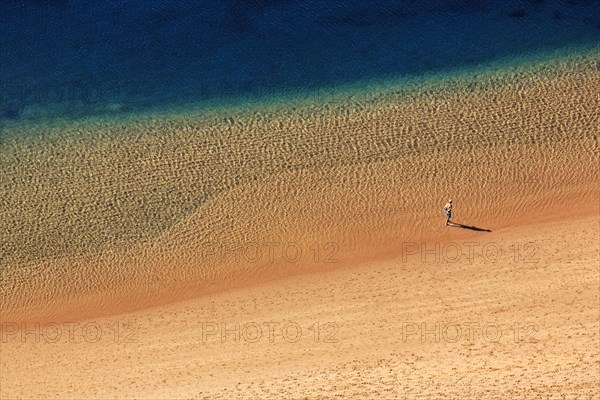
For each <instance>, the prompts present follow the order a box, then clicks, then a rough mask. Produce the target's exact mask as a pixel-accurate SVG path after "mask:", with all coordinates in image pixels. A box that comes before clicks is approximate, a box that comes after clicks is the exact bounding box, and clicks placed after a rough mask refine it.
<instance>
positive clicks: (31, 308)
mask: <svg viewBox="0 0 600 400" xmlns="http://www.w3.org/2000/svg"><path fill="white" fill-rule="evenodd" d="M599 92H600V72H599V71H598V69H597V62H596V60H595V59H594V58H593V57H590V56H582V57H573V58H569V59H564V60H559V61H556V62H554V63H550V64H544V65H538V66H533V67H530V68H522V69H517V70H513V71H507V72H500V73H495V74H491V75H482V76H467V77H463V78H462V79H460V80H456V81H448V80H446V81H441V82H437V83H430V84H424V85H423V86H418V87H413V88H409V89H402V90H399V89H397V88H393V89H389V88H388V89H387V90H386V91H384V92H377V93H376V94H374V93H373V92H368V93H361V94H356V95H354V96H349V95H346V96H342V97H340V98H337V99H334V100H331V101H323V102H306V103H302V102H298V103H290V104H287V105H280V106H279V105H273V106H269V107H267V106H265V107H264V108H263V109H257V110H254V109H252V108H248V109H239V110H221V111H219V112H214V113H212V114H208V113H194V112H190V113H187V114H186V113H181V114H177V115H167V116H155V117H152V116H148V117H145V118H141V119H140V120H138V121H136V120H127V121H120V122H115V121H108V120H97V121H84V122H82V123H80V124H78V123H70V124H67V125H58V124H57V125H55V126H49V127H44V126H37V127H31V126H29V127H24V128H19V127H13V128H12V129H13V131H12V132H7V133H5V140H7V143H5V144H4V145H3V146H2V148H1V157H0V164H1V165H0V167H1V170H2V174H1V175H0V179H1V181H0V183H1V187H2V190H3V193H2V208H1V209H0V211H1V216H2V218H1V221H2V222H1V224H2V229H1V230H0V246H1V247H0V258H1V259H2V261H1V263H2V264H1V269H0V274H1V275H0V278H1V279H2V281H1V286H0V290H1V292H0V295H1V298H2V302H1V304H0V311H1V319H2V321H1V322H2V343H1V349H0V356H1V358H2V363H1V364H2V367H1V376H0V397H1V398H12V397H23V398H69V397H70V398H82V397H92V398H126V397H144V398H173V397H202V396H209V397H215V396H219V395H220V396H222V397H225V398H229V397H231V396H233V395H236V396H238V397H244V396H246V397H247V396H258V397H269V396H277V397H281V396H283V397H290V396H291V397H303V396H307V397H320V396H324V397H334V396H336V395H341V396H343V397H348V396H355V397H387V398H390V397H408V398H414V397H418V395H419V394H422V395H423V396H425V397H435V398H440V397H450V398H458V397H481V396H496V397H499V396H506V395H508V396H509V397H514V396H525V395H531V396H532V397H533V396H534V395H542V396H554V395H557V396H558V395H560V394H575V393H580V394H581V395H582V396H587V397H588V398H594V397H596V398H597V397H598V396H599V395H600V389H599V381H598V379H599V377H600V359H599V353H598V348H599V347H600V341H599V340H600V336H599V332H598V330H599V315H598V311H599V306H600V305H599V299H598V291H599V289H600V287H599V281H598V273H599V272H598V268H599V267H600V266H599V262H600V258H599V254H598V251H599V248H598V239H599V232H598V230H599V223H600V221H599V218H598V214H599V212H600V210H599V208H600V204H599V196H600V188H599V185H598V179H599V166H598V165H599V163H598V162H599V152H598V110H599V109H600V99H599V97H598V93H599ZM19 129H28V130H29V131H34V132H35V134H36V135H37V136H36V137H31V136H32V135H31V133H29V136H30V137H29V138H23V137H22V136H24V133H23V132H20V131H19ZM11 137H14V138H18V139H14V140H13V139H10V138H11ZM7 138H8V139H7ZM448 195H452V197H453V198H455V199H456V203H455V204H456V205H455V207H456V208H455V215H456V217H455V219H456V221H457V222H459V223H462V224H465V225H468V226H476V227H479V228H487V229H490V230H492V232H481V231H475V230H470V229H460V228H447V227H445V226H444V224H443V221H444V219H443V215H442V213H441V206H442V205H443V204H444V202H445V200H446V198H447V196H448ZM473 241H474V242H475V244H473V245H469V244H468V243H471V242H473ZM449 243H455V244H449ZM421 244H426V245H427V246H430V247H427V248H425V249H423V248H421ZM435 246H439V248H438V250H435V249H436V247H435ZM448 246H449V247H448ZM469 246H471V247H469ZM457 248H458V249H459V250H460V252H461V254H462V253H464V255H463V256H461V257H459V258H458V259H457V258H456V256H455V254H454V253H453V252H454V251H455V250H456V249H457ZM469 248H473V249H474V252H475V256H474V257H468V258H465V257H467V256H468V254H469ZM431 249H434V251H433V252H427V251H425V252H424V253H423V250H431ZM498 250H500V251H501V254H500V255H499V256H498V257H496V258H497V259H496V258H495V256H494V254H496V255H497V251H498ZM477 252H479V253H480V255H479V256H476V254H477ZM494 252H496V253H494ZM413 253H416V254H413ZM421 256H423V257H430V258H426V259H425V260H422V259H421ZM436 256H437V258H435V257H436ZM432 258H433V260H432ZM73 321H80V322H79V323H80V325H78V326H77V327H73V330H74V332H73V337H72V340H71V339H70V338H69V335H68V334H67V333H68V332H67V331H68V330H67V329H66V326H65V325H59V326H60V327H61V328H62V329H61V331H60V332H62V335H61V337H59V338H58V339H57V340H58V341H57V343H50V342H51V341H52V339H54V337H53V336H52V332H50V331H49V329H54V331H53V332H54V333H56V332H57V329H59V328H57V327H56V325H54V324H64V323H65V322H73ZM249 322H255V323H257V324H259V326H261V327H262V329H263V333H264V337H263V338H262V339H261V340H258V341H256V342H255V343H252V340H247V339H248V338H245V339H244V340H240V341H239V342H237V343H236V342H234V341H233V334H230V336H228V337H226V338H225V339H226V340H224V342H223V341H222V340H221V338H220V336H218V335H209V337H208V338H207V341H206V342H205V343H204V341H203V340H202V332H203V329H210V328H214V327H218V328H219V329H220V328H221V326H220V325H219V324H221V323H226V324H228V325H227V326H228V327H230V328H231V327H232V326H235V325H234V324H235V323H239V324H240V325H241V326H244V324H246V323H249ZM268 322H276V323H279V325H278V326H279V327H281V326H283V325H284V324H286V323H290V322H291V323H295V324H298V325H299V326H300V327H301V328H302V333H303V335H302V337H301V338H300V340H299V341H298V342H295V343H293V342H291V341H290V340H289V339H290V337H289V335H288V337H283V336H282V334H283V333H282V331H281V329H279V330H278V328H275V331H274V335H275V336H274V338H273V342H270V341H269V338H268V333H269V329H268V326H265V325H264V324H265V323H268ZM471 322H472V323H474V324H475V325H472V326H474V329H475V332H474V337H472V338H470V337H469V332H468V329H469V328H468V325H465V324H469V323H471ZM21 323H26V324H27V325H26V326H27V327H28V329H33V330H32V331H31V332H30V333H29V334H27V335H26V336H25V340H24V341H23V340H21V339H22V338H23V336H22V335H23V332H14V333H13V330H14V328H15V327H16V326H20V324H21ZM86 323H87V324H88V325H85V324H86ZM213 323H216V324H217V325H212V324H213ZM317 323H319V324H324V325H323V326H322V327H321V330H322V332H321V334H322V335H320V336H319V341H318V342H317V341H315V337H314V336H313V335H314V330H315V327H316V325H315V324H317ZM36 324H40V327H39V329H38V328H36ZM48 324H50V325H48ZM89 324H91V325H89ZM203 324H204V325H203ZM206 324H208V325H206ZM421 324H425V326H424V327H425V328H427V329H434V327H435V326H436V324H438V325H439V326H440V329H441V331H440V333H439V335H438V336H440V335H442V337H438V338H436V336H435V334H429V335H426V336H425V337H424V339H425V340H424V341H423V342H422V341H421V340H420V335H419V334H418V333H417V334H415V335H411V336H409V337H406V335H404V337H403V332H404V333H408V332H410V329H415V328H416V327H417V328H419V329H421V328H422V327H423V326H422V325H421ZM448 324H450V326H449V327H448ZM457 324H458V326H460V327H461V329H462V334H463V336H465V335H466V340H463V339H460V340H456V341H453V340H450V339H452V338H453V337H454V336H452V333H453V332H454V331H455V330H456V329H455V328H456V325H457ZM477 324H478V325H477ZM82 326H86V330H85V332H83V331H81V329H80V328H81V327H82ZM294 326H296V325H293V326H291V327H290V328H289V331H288V333H289V334H293V332H294ZM477 326H479V328H480V330H479V332H478V331H477V330H476V328H477ZM32 327H33V328H32ZM252 327H254V329H255V328H256V325H252V326H250V325H248V326H247V328H248V329H247V330H249V329H252ZM310 327H312V328H313V330H309V328H310ZM517 327H519V329H520V331H519V332H520V334H523V335H524V336H525V338H524V339H523V340H521V339H522V338H521V336H519V340H517V342H515V329H517ZM95 328H101V331H98V332H101V335H100V337H99V340H98V341H97V342H94V341H93V340H92V339H93V338H94V336H93V335H94V332H96V331H95ZM117 328H118V329H119V330H118V331H117ZM484 328H485V330H486V331H485V332H484ZM334 329H337V333H336V334H335V337H334V339H335V340H337V342H329V341H326V340H325V339H326V338H324V337H322V336H327V334H329V333H330V331H329V330H334ZM453 329H454V331H453ZM494 329H495V330H496V331H500V332H501V333H502V336H501V338H500V339H499V340H498V341H495V340H491V339H493V338H494V337H493V333H494ZM534 330H537V332H534ZM244 332H245V333H246V334H247V335H250V339H252V337H251V333H249V331H243V330H242V331H241V332H240V334H241V335H242V336H243V333H244ZM523 332H525V333H523ZM84 333H85V334H84ZM130 334H132V335H131V336H128V335H130ZM36 335H37V336H36ZM478 335H479V336H478ZM490 336H491V339H490ZM48 337H50V340H48ZM405 337H406V341H404V340H403V339H404V338H405ZM285 339H288V340H287V341H286V340H285ZM438 339H439V340H438ZM471 339H472V340H471Z"/></svg>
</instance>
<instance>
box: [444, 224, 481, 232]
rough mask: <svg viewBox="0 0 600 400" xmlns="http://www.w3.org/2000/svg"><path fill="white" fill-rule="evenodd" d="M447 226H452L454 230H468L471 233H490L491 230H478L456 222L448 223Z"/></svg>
mask: <svg viewBox="0 0 600 400" xmlns="http://www.w3.org/2000/svg"><path fill="white" fill-rule="evenodd" d="M448 226H452V227H455V228H462V229H470V230H472V231H478V232H491V230H489V229H484V228H478V227H476V226H469V225H463V224H459V223H456V222H448Z"/></svg>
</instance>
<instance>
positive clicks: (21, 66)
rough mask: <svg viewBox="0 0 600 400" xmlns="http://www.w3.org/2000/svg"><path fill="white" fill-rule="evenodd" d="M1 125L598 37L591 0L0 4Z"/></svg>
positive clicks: (427, 67) (538, 50) (542, 49)
mask: <svg viewBox="0 0 600 400" xmlns="http://www.w3.org/2000/svg"><path fill="white" fill-rule="evenodd" d="M0 19H1V21H0V22H1V25H0V26H1V28H0V29H1V31H0V121H1V122H4V123H5V124H7V123H12V122H15V121H31V120H35V119H38V118H44V117H48V116H61V115H62V116H69V117H78V116H85V115H93V114H109V115H111V114H114V115H122V114H124V113H128V112H138V111H143V110H149V109H158V110H160V109H162V108H168V107H173V106H178V105H185V104H190V103H198V102H209V103H210V104H217V103H219V104H222V103H227V102H233V101H235V100H236V99H238V101H239V99H244V100H243V101H252V100H261V99H269V98H272V97H276V96H280V95H282V94H289V93H295V92H303V93H306V92H310V91H311V90H315V89H318V88H334V90H335V88H336V87H343V86H346V87H347V86H348V85H360V84H361V83H363V82H370V81H381V80H382V79H387V78H390V79H392V78H393V79H395V78H411V77H418V76H422V75H423V74H430V75H431V74H444V73H452V72H453V71H456V70H460V69H465V68H467V69H468V68H473V67H476V66H479V65H491V64H493V63H494V62H500V61H501V62H504V63H505V62H506V61H507V60H511V59H514V60H519V59H523V58H524V57H526V56H527V55H530V54H533V55H535V54H544V55H546V56H547V55H549V54H550V55H552V54H553V52H554V51H556V50H560V51H563V52H564V51H565V49H566V50H568V49H580V48H586V47H593V46H595V45H597V44H598V43H600V5H599V3H598V1H595V0H588V1H583V0H580V1H577V0H569V1H557V0H531V1H525V0H510V1H503V2H496V1H492V0H462V1H459V0H431V1H414V0H413V1H403V2H397V1H389V0H388V1H384V0H375V1H369V2H366V1H357V0H353V1H343V2H325V1H322V0H297V1H296V0H222V1H202V2H201V1H178V2H175V1H166V0H151V1H144V2H137V1H132V0H130V1H104V2H93V1H88V0H81V1H73V0H72V1H67V0H62V1H44V0H37V1H24V0H21V1H17V0H8V1H3V2H0Z"/></svg>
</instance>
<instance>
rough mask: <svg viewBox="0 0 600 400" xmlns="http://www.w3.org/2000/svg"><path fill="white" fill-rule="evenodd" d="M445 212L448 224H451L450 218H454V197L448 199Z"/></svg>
mask: <svg viewBox="0 0 600 400" xmlns="http://www.w3.org/2000/svg"><path fill="white" fill-rule="evenodd" d="M444 214H446V225H449V224H450V218H452V199H448V202H447V203H446V205H445V206H444Z"/></svg>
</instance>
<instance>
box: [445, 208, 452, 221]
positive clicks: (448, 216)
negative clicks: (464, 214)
mask: <svg viewBox="0 0 600 400" xmlns="http://www.w3.org/2000/svg"><path fill="white" fill-rule="evenodd" d="M444 213H446V217H447V218H448V219H450V218H452V211H447V210H444Z"/></svg>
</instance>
